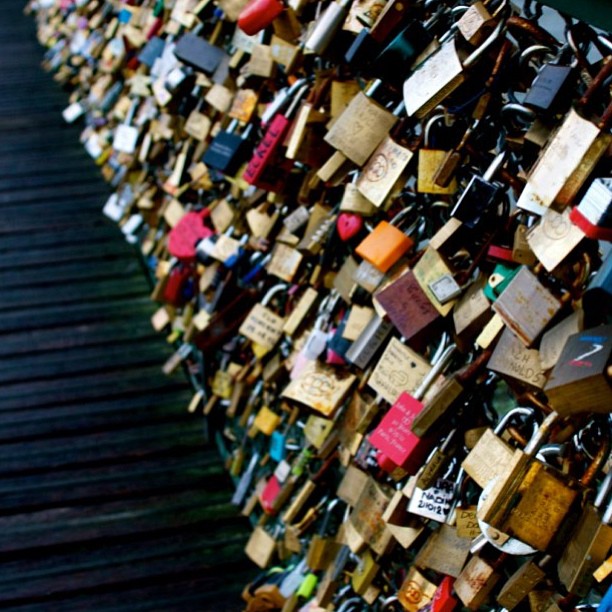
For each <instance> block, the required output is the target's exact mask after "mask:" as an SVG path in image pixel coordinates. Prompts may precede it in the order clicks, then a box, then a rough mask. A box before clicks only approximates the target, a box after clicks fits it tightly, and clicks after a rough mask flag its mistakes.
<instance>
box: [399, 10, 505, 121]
mask: <svg viewBox="0 0 612 612" xmlns="http://www.w3.org/2000/svg"><path fill="white" fill-rule="evenodd" d="M503 27H504V22H503V20H500V22H499V23H498V24H497V26H496V28H495V30H494V31H493V32H492V33H491V34H490V35H489V36H488V37H487V39H486V40H485V41H484V42H483V43H482V44H481V45H480V46H479V47H478V48H477V49H476V50H475V51H473V52H472V53H471V54H470V55H469V56H468V57H467V58H465V59H461V57H460V55H459V52H458V50H457V44H456V41H455V39H454V38H453V37H451V38H450V39H448V40H447V41H446V42H444V43H443V44H442V45H441V47H440V48H439V49H438V51H436V52H435V53H434V54H432V55H431V56H429V57H428V58H427V59H426V60H425V61H424V62H423V63H422V64H421V65H420V66H419V67H417V69H416V70H415V71H414V72H413V73H412V75H411V76H409V77H408V79H406V81H405V82H404V86H403V92H404V102H405V104H406V112H407V114H408V116H409V117H412V116H413V115H414V116H416V117H418V118H422V117H424V116H425V115H427V114H428V113H429V112H430V111H431V110H433V109H434V108H435V107H436V106H437V105H438V104H439V103H440V102H442V101H443V100H444V99H445V98H446V97H448V96H449V95H450V94H451V93H452V92H453V91H455V90H456V89H457V88H458V87H459V85H461V83H463V82H464V81H465V78H466V73H465V71H466V69H467V70H469V69H470V68H471V67H472V66H474V65H475V64H476V63H477V62H478V61H479V60H480V59H481V58H482V56H483V55H485V54H486V52H487V51H488V50H489V48H490V47H491V46H492V45H494V44H495V42H496V41H497V40H498V38H499V37H500V35H501V33H502V31H503Z"/></svg>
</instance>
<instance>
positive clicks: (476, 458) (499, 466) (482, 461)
mask: <svg viewBox="0 0 612 612" xmlns="http://www.w3.org/2000/svg"><path fill="white" fill-rule="evenodd" d="M517 417H527V418H529V419H534V417H535V411H534V410H533V409H532V408H521V407H519V408H514V409H512V410H510V411H509V412H507V413H506V414H505V415H504V416H503V417H502V418H501V419H500V420H499V423H497V425H496V426H495V429H487V430H486V431H485V432H484V434H483V435H482V436H481V437H480V439H479V440H478V442H477V443H476V446H474V448H473V449H472V450H471V451H470V452H469V454H468V455H467V457H466V458H465V459H464V460H463V462H462V463H461V467H462V468H463V469H464V470H465V471H466V472H467V473H468V474H469V476H470V477H471V478H472V479H473V480H474V482H476V483H477V484H478V486H479V487H481V488H483V489H484V488H485V487H486V486H487V485H488V484H489V483H490V482H491V481H492V480H494V479H495V478H497V477H498V476H500V475H501V474H503V472H504V470H505V468H506V465H507V464H508V462H509V461H510V459H511V458H512V455H513V454H514V453H513V450H512V447H511V446H510V445H509V444H507V443H506V442H504V441H503V440H502V438H501V435H500V434H502V433H503V431H504V430H505V429H506V428H507V427H508V425H509V424H510V423H511V422H512V421H513V420H515V419H516V418H517ZM533 423H534V426H537V425H536V421H535V420H533ZM533 433H534V434H535V431H534V432H533Z"/></svg>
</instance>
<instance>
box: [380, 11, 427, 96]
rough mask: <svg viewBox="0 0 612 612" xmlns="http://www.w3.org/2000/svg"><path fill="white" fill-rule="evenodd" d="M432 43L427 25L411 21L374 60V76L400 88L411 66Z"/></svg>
mask: <svg viewBox="0 0 612 612" xmlns="http://www.w3.org/2000/svg"><path fill="white" fill-rule="evenodd" d="M432 41H433V35H432V34H431V32H430V31H429V30H428V29H427V24H422V23H421V22H420V21H416V20H415V21H411V22H410V23H409V24H408V25H407V26H406V27H405V28H404V29H403V30H402V31H401V32H400V33H399V34H398V35H397V36H396V37H395V38H394V39H393V40H392V41H391V42H390V43H389V44H388V45H387V46H386V47H385V48H384V49H383V50H382V51H381V53H380V54H379V55H378V57H377V58H376V59H375V60H374V63H373V65H372V72H373V74H374V76H376V77H377V78H380V79H383V80H386V81H387V82H389V83H391V84H392V85H395V86H396V87H399V86H400V85H401V84H402V83H403V82H404V79H405V78H406V75H407V73H408V72H409V70H410V66H411V64H412V63H413V62H414V61H415V60H416V58H417V57H418V56H419V55H420V54H421V53H422V52H423V51H424V50H425V49H426V48H427V45H429V44H430V43H431V42H432ZM402 67H403V69H402Z"/></svg>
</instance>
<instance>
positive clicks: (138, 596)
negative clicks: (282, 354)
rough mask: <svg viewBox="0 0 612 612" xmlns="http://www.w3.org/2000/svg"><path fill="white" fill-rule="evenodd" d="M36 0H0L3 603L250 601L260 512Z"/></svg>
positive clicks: (179, 606) (218, 605) (222, 606)
mask: <svg viewBox="0 0 612 612" xmlns="http://www.w3.org/2000/svg"><path fill="white" fill-rule="evenodd" d="M22 8H23V7H22V5H21V4H20V3H19V2H16V1H15V0H0V10H1V11H2V15H3V17H2V20H1V21H0V83H1V84H2V85H1V87H0V291H1V294H0V295H1V297H0V608H1V609H11V610H23V611H31V612H34V611H45V612H49V611H53V610H96V611H98V610H100V611H106V610H108V611H117V612H119V611H123V610H125V611H126V612H127V611H129V612H136V611H140V610H142V611H145V610H164V611H167V610H187V611H189V610H193V611H199V610H201V611H207V610H209V611H215V612H216V611H218V612H223V611H233V610H240V609H241V608H242V606H241V602H240V598H239V592H240V588H241V585H242V584H244V583H245V582H246V581H248V580H249V578H251V577H252V576H253V575H254V573H255V572H254V569H253V567H252V566H251V565H250V564H249V563H248V562H247V561H246V560H245V558H244V556H243V552H242V551H243V548H244V544H245V538H246V536H247V529H246V525H245V522H244V519H242V518H240V517H237V516H236V512H235V510H234V509H233V507H232V506H230V504H229V503H228V502H229V499H230V497H231V485H230V483H229V481H228V479H227V476H226V474H225V473H224V471H223V469H222V467H221V465H220V458H219V457H218V455H217V451H216V449H215V448H213V447H212V446H207V445H205V443H204V442H205V440H204V435H203V427H202V422H201V420H200V417H192V416H190V415H188V414H186V405H187V404H188V402H189V399H190V397H191V391H190V389H189V388H188V385H187V383H186V380H185V378H184V377H183V375H182V373H177V374H175V375H174V376H172V377H170V378H167V377H165V376H164V375H163V374H162V373H161V370H160V367H161V365H162V364H163V363H164V361H165V360H166V359H167V358H168V356H169V355H170V354H171V352H172V349H171V348H170V347H169V346H168V345H167V344H166V343H165V341H164V339H163V338H162V337H160V336H158V335H156V334H155V333H154V332H153V330H152V328H151V325H150V322H149V318H150V316H151V314H152V312H153V311H154V309H155V307H154V305H153V304H151V303H150V301H149V300H148V294H149V287H148V284H147V281H146V280H145V276H144V274H143V269H142V266H141V264H140V261H139V259H138V257H137V255H136V253H135V251H134V249H133V248H132V247H131V246H130V245H128V244H126V243H125V241H124V240H123V236H122V235H121V233H120V232H119V231H118V230H117V229H116V228H115V227H114V226H113V224H111V223H110V222H108V221H106V220H105V219H104V218H103V217H102V215H101V212H100V211H101V208H102V206H103V204H104V202H105V200H106V198H107V197H108V188H107V186H106V185H105V184H104V182H103V181H102V179H101V178H100V176H99V170H98V168H97V167H96V166H95V164H94V163H93V162H92V160H91V159H90V158H89V157H88V156H87V154H86V153H85V152H84V150H83V148H82V146H81V144H80V142H79V140H78V136H79V128H78V127H77V126H66V125H65V124H64V123H63V121H62V119H61V115H60V113H61V110H62V108H64V107H65V106H66V105H67V95H66V94H65V92H63V91H61V89H60V87H59V86H58V85H57V84H56V83H54V82H53V80H52V78H51V77H50V76H49V75H48V74H45V73H44V72H43V71H42V70H41V68H40V67H39V66H40V61H41V58H42V53H43V50H42V49H41V48H40V47H39V46H38V44H37V42H36V39H35V36H34V25H33V23H32V20H31V18H27V17H25V16H24V15H23V14H22Z"/></svg>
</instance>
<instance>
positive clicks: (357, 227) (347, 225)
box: [336, 212, 363, 242]
mask: <svg viewBox="0 0 612 612" xmlns="http://www.w3.org/2000/svg"><path fill="white" fill-rule="evenodd" d="M336 229H337V230H338V235H339V236H340V238H341V239H342V240H343V241H344V242H348V241H349V240H351V239H352V238H354V237H355V236H356V235H357V234H359V232H360V231H361V230H362V229H363V217H362V216H361V215H358V214H356V213H351V212H343V213H340V214H339V215H338V219H337V220H336Z"/></svg>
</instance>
